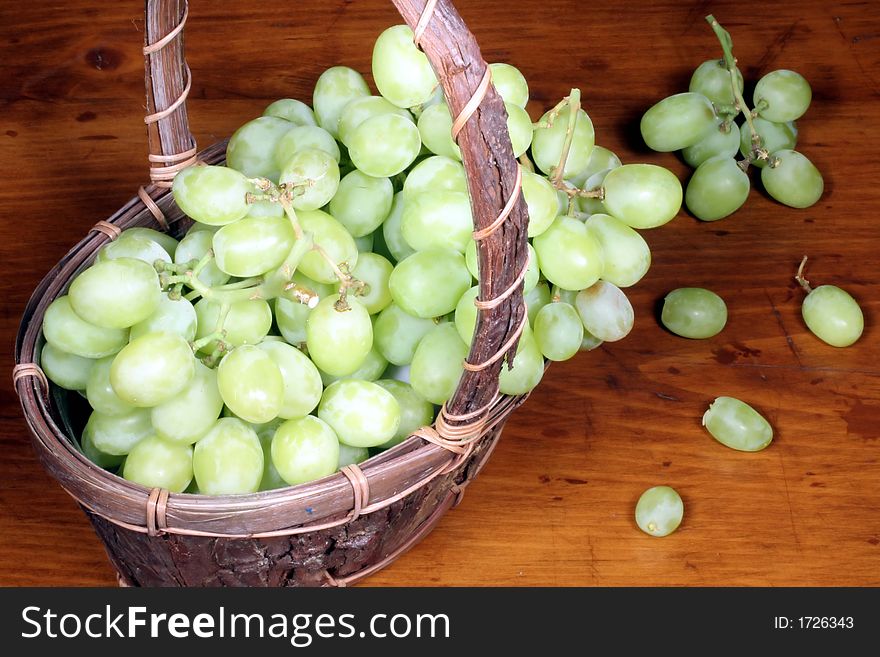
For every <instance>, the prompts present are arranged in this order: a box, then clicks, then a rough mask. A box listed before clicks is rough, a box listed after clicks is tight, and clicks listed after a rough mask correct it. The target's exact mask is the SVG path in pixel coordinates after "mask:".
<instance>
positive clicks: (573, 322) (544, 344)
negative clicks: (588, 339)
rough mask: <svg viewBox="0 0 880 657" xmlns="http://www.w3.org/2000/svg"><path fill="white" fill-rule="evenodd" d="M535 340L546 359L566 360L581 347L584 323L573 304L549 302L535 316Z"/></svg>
mask: <svg viewBox="0 0 880 657" xmlns="http://www.w3.org/2000/svg"><path fill="white" fill-rule="evenodd" d="M534 333H535V340H536V341H537V343H538V347H540V349H541V353H542V354H544V357H545V358H547V359H548V360H556V361H560V360H568V359H569V358H571V357H572V356H574V355H575V354H576V353H577V352H578V351H579V350H580V348H581V343H582V342H583V339H584V325H583V323H582V322H581V318H580V317H579V316H578V313H577V311H576V310H575V309H574V307H573V306H571V305H569V304H567V303H563V302H557V303H550V304H547V305H546V306H544V307H543V308H541V310H540V311H538V315H537V316H536V317H535V329H534Z"/></svg>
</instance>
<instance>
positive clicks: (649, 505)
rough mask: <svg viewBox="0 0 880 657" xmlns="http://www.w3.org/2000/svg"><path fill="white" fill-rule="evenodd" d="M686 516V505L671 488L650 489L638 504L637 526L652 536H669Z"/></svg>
mask: <svg viewBox="0 0 880 657" xmlns="http://www.w3.org/2000/svg"><path fill="white" fill-rule="evenodd" d="M683 516H684V503H683V502H682V501H681V497H680V496H679V494H678V493H677V492H675V490H674V489H672V488H670V487H669V486H654V487H653V488H649V489H648V490H646V491H645V492H644V493H642V495H641V497H639V501H638V503H637V504H636V524H637V525H638V526H639V529H641V530H642V531H643V532H645V533H646V534H649V535H650V536H669V534H671V533H672V532H674V531H675V530H676V529H678V526H679V525H680V524H681V519H682V517H683Z"/></svg>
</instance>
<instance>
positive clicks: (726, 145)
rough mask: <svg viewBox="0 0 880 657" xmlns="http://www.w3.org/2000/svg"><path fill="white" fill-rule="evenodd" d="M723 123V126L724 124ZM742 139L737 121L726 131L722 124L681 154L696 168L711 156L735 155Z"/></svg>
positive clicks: (729, 125)
mask: <svg viewBox="0 0 880 657" xmlns="http://www.w3.org/2000/svg"><path fill="white" fill-rule="evenodd" d="M721 125H722V126H723V125H724V124H721ZM740 139H741V135H740V132H739V126H738V125H736V123H730V124H728V127H727V130H726V131H725V130H722V129H721V127H720V126H719V128H718V129H717V130H710V131H709V132H708V133H707V134H706V136H705V137H703V138H702V139H701V140H700V141H698V142H697V143H696V144H694V145H693V146H688V147H687V148H685V149H684V150H683V151H682V152H681V155H682V157H684V161H685V162H687V163H688V164H689V165H690V166H692V167H693V168H695V169H696V168H697V167H698V166H700V165H701V164H702V163H703V162H705V161H706V160H708V159H709V158H710V157H715V156H717V155H724V156H725V157H733V156H734V155H736V153H737V151H738V150H739V146H740Z"/></svg>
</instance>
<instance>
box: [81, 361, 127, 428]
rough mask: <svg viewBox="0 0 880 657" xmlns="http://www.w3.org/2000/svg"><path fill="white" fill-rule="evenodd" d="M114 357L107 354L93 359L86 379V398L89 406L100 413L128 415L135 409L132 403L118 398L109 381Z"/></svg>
mask: <svg viewBox="0 0 880 657" xmlns="http://www.w3.org/2000/svg"><path fill="white" fill-rule="evenodd" d="M115 358H116V357H115V356H107V357H106V358H101V359H99V360H96V361H93V362H94V365H93V366H92V370H91V372H90V373H89V378H88V381H86V386H85V391H86V399H88V401H89V404H90V405H91V407H92V408H93V409H95V410H96V411H97V412H98V413H100V414H101V415H107V416H118V415H128V414H130V413H131V412H132V411H134V410H135V406H134V405H132V404H130V403H129V402H127V401H124V400H123V399H120V397H119V395H117V394H116V391H114V390H113V385H112V384H111V383H110V369H111V368H112V366H113V360H114V359H115Z"/></svg>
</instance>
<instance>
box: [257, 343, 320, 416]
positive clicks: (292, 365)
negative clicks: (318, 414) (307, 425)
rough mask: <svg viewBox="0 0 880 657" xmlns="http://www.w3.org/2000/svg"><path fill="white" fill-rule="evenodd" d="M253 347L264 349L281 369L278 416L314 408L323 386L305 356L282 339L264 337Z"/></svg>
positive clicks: (295, 413)
mask: <svg viewBox="0 0 880 657" xmlns="http://www.w3.org/2000/svg"><path fill="white" fill-rule="evenodd" d="M257 348H258V349H261V350H262V351H264V352H266V353H267V354H268V355H269V358H271V359H272V361H273V362H274V363H275V365H277V366H278V370H279V371H280V372H281V382H282V384H283V386H284V390H283V392H284V397H283V399H282V401H281V409H280V410H279V411H278V416H279V417H282V418H285V419H291V418H295V417H303V416H306V415H308V414H309V413H311V412H312V411H313V410H315V407H316V406H317V405H318V402H319V401H321V393H322V392H323V389H324V388H323V385H322V384H321V374H320V373H319V372H318V368H317V367H315V364H314V363H313V362H312V361H311V360H309V357H308V356H306V355H305V354H304V353H303V352H301V351H300V350H299V349H297V348H296V347H292V346H291V345H289V344H285V343H284V342H275V341H268V340H267V341H263V342H261V343H260V344H259V345H257Z"/></svg>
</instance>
